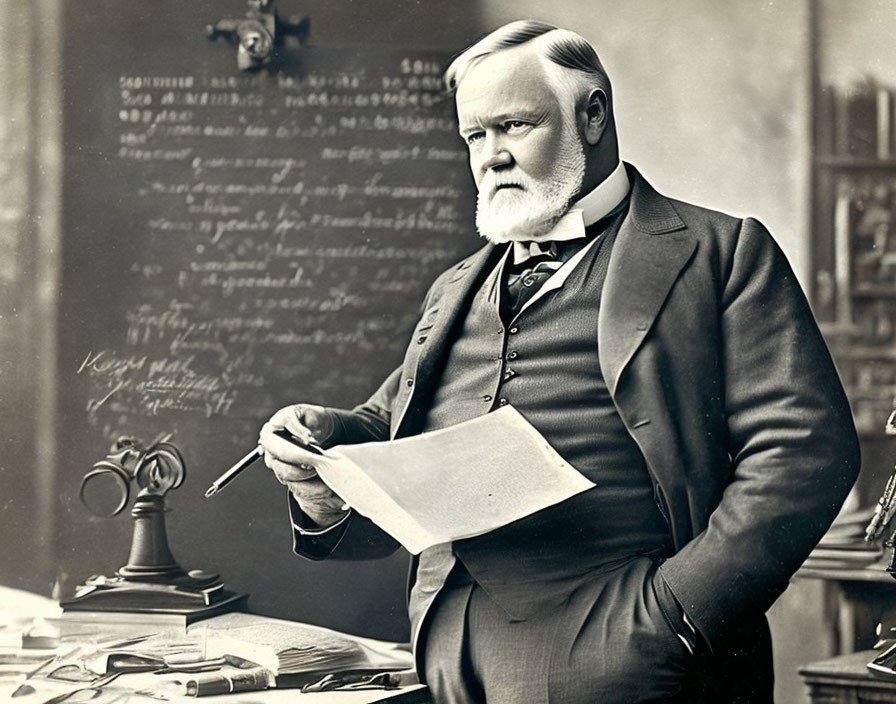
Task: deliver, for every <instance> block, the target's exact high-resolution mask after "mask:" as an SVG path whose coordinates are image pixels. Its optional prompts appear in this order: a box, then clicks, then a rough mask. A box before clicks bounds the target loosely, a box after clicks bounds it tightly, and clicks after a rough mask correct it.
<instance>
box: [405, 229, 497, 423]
mask: <svg viewBox="0 0 896 704" xmlns="http://www.w3.org/2000/svg"><path fill="white" fill-rule="evenodd" d="M504 251H506V250H505V248H504V247H495V246H494V245H486V246H485V247H483V248H482V249H480V250H479V251H478V252H475V253H474V254H472V255H471V256H469V257H467V258H466V259H464V260H463V261H462V262H461V263H460V264H458V265H457V266H456V267H455V268H454V270H453V271H452V272H451V274H450V275H448V277H447V278H446V280H445V283H444V284H443V285H442V286H440V287H439V288H438V289H437V290H436V291H435V292H434V297H433V300H431V301H430V302H429V307H428V308H427V311H432V312H431V313H430V314H427V311H424V313H423V317H422V320H424V321H426V319H427V318H431V320H432V327H431V328H430V329H429V331H428V332H427V334H426V341H425V343H423V344H420V345H414V346H412V348H411V349H410V350H409V351H408V354H407V356H406V357H405V361H404V365H403V378H404V379H412V380H413V385H412V386H410V387H408V388H407V391H406V392H405V395H406V398H400V399H399V403H398V404H397V405H398V407H400V408H401V411H400V413H399V414H398V416H397V418H398V419H397V421H396V422H393V424H392V436H393V437H396V436H398V435H399V433H403V428H402V427H401V426H402V425H403V424H404V423H405V422H406V421H407V420H408V411H409V410H410V409H411V408H412V407H413V406H414V402H415V400H416V399H420V398H421V397H422V396H425V395H426V394H428V393H430V391H431V386H432V384H433V383H435V379H434V378H433V377H434V375H435V373H436V372H437V371H438V370H440V369H441V368H442V362H443V360H444V359H445V355H447V354H448V352H449V350H450V347H451V336H452V334H453V330H454V328H455V326H456V325H457V324H458V323H459V317H460V314H461V311H463V310H464V308H465V306H466V303H467V301H468V300H469V298H470V296H471V295H473V294H474V293H475V291H476V290H477V289H478V284H480V283H481V282H482V280H483V278H484V277H485V276H486V275H487V274H488V272H489V271H491V270H492V268H493V267H494V266H495V265H496V264H497V261H498V259H499V257H500V255H501V254H502V253H503V252H504ZM433 309H435V310H433ZM403 388H404V387H403Z"/></svg>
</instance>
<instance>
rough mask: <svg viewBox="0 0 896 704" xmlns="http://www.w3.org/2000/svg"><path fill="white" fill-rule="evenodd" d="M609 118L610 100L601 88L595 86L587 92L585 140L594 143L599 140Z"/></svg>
mask: <svg viewBox="0 0 896 704" xmlns="http://www.w3.org/2000/svg"><path fill="white" fill-rule="evenodd" d="M609 119H610V101H609V100H607V94H606V93H605V92H604V91H603V89H602V88H595V89H594V90H592V91H591V93H589V94H588V103H587V105H586V106H585V141H586V142H588V144H590V145H592V146H593V145H595V144H597V143H598V142H599V141H600V138H601V137H602V136H603V134H604V130H606V128H607V123H608V121H609Z"/></svg>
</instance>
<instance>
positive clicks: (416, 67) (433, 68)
mask: <svg viewBox="0 0 896 704" xmlns="http://www.w3.org/2000/svg"><path fill="white" fill-rule="evenodd" d="M401 72H402V73H413V74H415V75H418V76H419V75H422V74H430V75H437V76H439V75H441V74H442V66H441V64H440V63H439V62H438V61H427V60H425V59H409V58H404V59H402V60H401Z"/></svg>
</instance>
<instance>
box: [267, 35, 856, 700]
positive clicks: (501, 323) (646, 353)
mask: <svg viewBox="0 0 896 704" xmlns="http://www.w3.org/2000/svg"><path fill="white" fill-rule="evenodd" d="M446 81H447V83H448V86H449V89H451V90H454V91H456V104H457V116H458V122H459V126H460V134H461V136H462V138H463V139H464V140H465V142H466V143H467V145H468V147H469V154H470V168H471V171H472V174H473V178H474V180H475V182H476V186H477V188H478V192H479V197H478V204H477V227H478V229H479V230H480V232H481V234H482V235H483V236H484V237H485V238H486V239H487V240H488V241H489V243H488V244H487V245H486V246H485V247H483V249H481V250H480V251H478V252H477V253H475V254H473V255H472V256H470V257H469V258H467V259H465V260H464V261H462V262H461V263H460V264H458V265H456V266H453V267H451V268H450V269H449V270H448V271H446V272H445V273H444V274H442V275H441V276H440V277H439V278H438V279H437V280H436V282H435V283H434V284H433V286H432V288H431V289H430V291H429V294H428V295H427V297H426V300H425V302H424V306H423V315H422V318H421V320H420V322H419V323H418V325H417V328H416V329H415V331H414V333H413V336H412V339H411V342H410V345H409V347H408V350H407V354H406V356H405V359H404V362H403V364H402V365H401V367H400V368H399V369H397V370H396V371H395V373H393V374H392V375H391V376H390V377H389V378H388V379H387V380H386V381H385V382H384V383H383V385H382V386H381V387H380V388H379V390H378V391H377V392H376V393H375V394H374V395H373V396H372V397H371V398H370V400H368V401H367V402H366V403H364V404H363V405H360V406H358V407H357V408H355V409H354V410H351V411H346V410H338V409H332V408H324V407H321V406H311V405H297V406H290V407H288V408H285V409H283V410H281V411H279V412H278V413H277V414H275V415H274V416H273V417H272V418H271V420H270V421H269V422H268V423H267V424H266V425H265V427H264V428H263V429H262V432H261V442H262V444H263V445H264V447H265V450H266V461H267V463H268V465H269V466H270V467H271V468H272V469H273V471H274V472H275V473H276V475H277V477H278V478H279V479H280V480H281V481H282V482H284V483H285V484H287V485H288V486H289V488H290V490H291V495H290V501H291V512H292V520H293V526H294V533H295V546H296V551H297V552H298V553H299V554H302V555H305V556H307V557H311V558H314V559H321V558H324V557H328V556H330V555H331V554H332V555H333V557H340V556H343V557H348V558H351V557H372V556H376V555H382V554H385V553H387V552H388V551H390V550H392V549H394V548H395V544H394V542H392V541H391V539H389V538H388V537H387V536H385V535H384V534H382V533H380V532H378V530H377V529H376V528H375V527H374V526H372V525H371V524H370V523H369V522H368V521H367V520H366V519H364V518H361V517H359V516H356V515H353V514H352V512H351V511H347V510H343V505H342V503H343V502H342V501H341V499H339V497H337V496H335V495H333V494H332V493H331V492H330V491H329V489H327V487H326V486H325V485H324V484H323V483H322V482H321V480H320V479H319V478H318V477H317V476H316V474H315V471H314V468H315V467H316V466H319V465H320V463H321V462H332V461H334V460H332V459H328V458H326V457H323V458H322V457H320V456H317V455H314V454H311V453H308V452H305V451H303V450H301V449H299V448H297V447H296V446H295V445H292V444H290V443H289V442H287V441H286V440H283V439H282V438H280V437H278V436H277V435H275V434H274V431H276V430H278V429H284V428H285V429H286V430H288V431H290V432H291V433H292V434H294V435H295V436H297V437H300V438H304V439H306V440H309V439H314V440H316V441H317V442H319V443H321V444H323V445H325V446H331V445H334V444H338V443H353V442H361V441H370V440H386V439H389V438H398V437H405V436H408V435H413V434H416V433H422V432H427V431H430V430H435V429H438V428H443V427H446V426H449V425H453V424H456V423H459V422H461V421H464V420H468V419H470V418H474V417H476V416H479V415H482V414H485V413H488V412H489V411H491V410H493V409H495V408H498V407H500V406H503V405H505V404H508V403H510V404H513V405H514V406H515V407H516V408H517V409H518V410H519V411H520V412H521V413H522V414H523V415H524V416H525V417H526V418H527V419H528V420H529V421H530V422H531V423H532V424H533V425H534V426H535V427H536V428H537V429H538V430H539V431H540V432H541V433H542V434H543V435H544V436H545V438H547V440H548V441H549V442H550V443H551V445H552V446H553V447H554V448H555V449H556V450H557V451H559V452H560V454H561V455H563V456H564V457H565V458H566V459H567V460H568V461H569V462H570V463H571V464H572V465H573V466H574V467H576V468H577V469H578V470H579V471H581V472H582V473H583V474H585V475H586V476H587V477H588V478H589V479H591V480H593V481H594V482H595V484H596V486H595V487H594V488H592V489H590V490H588V491H586V492H584V493H582V494H579V495H577V496H575V497H573V498H572V499H569V500H567V501H565V502H563V503H561V504H558V505H556V506H554V507H552V508H549V509H546V510H543V511H540V512H538V513H536V514H534V515H531V516H529V517H528V518H525V519H522V520H519V521H516V522H514V523H511V524H509V525H507V526H505V527H503V528H500V529H498V530H495V531H493V532H491V533H488V534H486V535H483V536H479V537H476V538H471V539H467V540H461V541H457V542H455V543H453V544H450V545H439V546H436V547H435V548H431V549H429V550H426V551H424V552H423V553H422V554H421V555H420V556H419V559H417V560H414V561H413V563H412V566H411V569H412V571H411V590H410V597H409V611H410V617H411V624H412V629H413V634H414V643H415V653H416V658H417V663H418V667H419V670H420V673H421V675H422V676H423V677H424V679H425V681H426V682H427V683H428V684H429V686H430V688H431V689H432V691H433V693H434V697H435V700H436V701H437V702H486V701H487V702H489V703H490V704H491V703H495V702H506V703H508V704H509V703H511V702H548V701H550V702H647V701H678V702H701V701H706V702H763V701H771V698H772V695H771V691H772V673H771V657H770V656H771V649H770V641H769V635H768V628H767V624H766V621H765V617H764V612H765V610H766V609H768V607H769V606H770V605H771V604H772V602H773V601H774V600H775V599H776V598H777V597H778V595H780V593H781V592H782V591H783V590H784V588H785V587H786V585H787V580H788V578H789V577H790V576H791V574H793V572H794V571H795V570H796V569H797V568H798V567H799V565H800V563H801V562H802V560H803V559H804V558H805V557H806V555H807V554H808V553H809V551H810V550H811V549H812V547H813V545H814V544H815V543H816V542H817V541H818V539H819V538H820V537H821V535H822V534H823V533H824V531H825V530H826V528H827V527H828V525H829V524H830V522H831V521H832V520H833V518H834V516H835V514H836V512H837V509H838V507H839V506H840V504H841V502H842V501H843V498H844V497H845V495H846V493H847V491H848V490H849V488H850V486H851V484H852V482H853V481H854V479H855V476H856V472H857V470H858V464H859V459H858V449H857V441H856V437H855V431H854V428H853V424H852V420H851V416H850V412H849V408H848V405H847V402H846V399H845V398H844V395H843V392H842V389H841V386H840V383H839V381H838V378H837V375H836V372H835V371H834V368H833V366H832V364H831V360H830V358H829V355H828V353H827V350H826V348H825V345H824V343H823V341H822V339H821V337H820V335H819V332H818V330H817V327H816V325H815V323H814V321H813V318H812V315H811V313H810V311H809V307H808V305H807V303H806V300H805V298H804V296H803V294H802V292H801V291H800V288H799V285H798V284H797V281H796V279H795V277H794V275H793V273H792V271H791V270H790V268H789V266H788V264H787V262H786V260H785V258H784V256H783V255H782V253H781V252H780V250H779V249H778V247H777V246H776V244H775V243H774V241H773V240H772V239H771V237H770V235H769V234H768V232H767V231H766V230H765V229H764V228H763V226H762V225H761V224H759V223H758V222H757V221H755V220H752V219H744V220H741V219H736V218H733V217H729V216H727V215H723V214H721V213H717V212H712V211H709V210H706V209H703V208H699V207H697V206H694V205H689V204H686V203H682V202H678V201H672V200H670V199H668V198H665V197H663V196H662V195H660V194H658V193H657V192H656V191H654V190H653V189H652V188H651V187H650V185H649V184H648V183H647V182H646V181H645V180H644V178H643V177H642V176H641V175H640V174H639V173H638V171H637V170H635V169H634V168H633V167H631V166H630V165H627V164H622V163H620V161H619V154H618V146H617V139H616V129H615V119H614V114H613V108H612V94H611V88H610V83H609V80H608V78H607V75H606V73H605V72H604V70H603V67H602V66H601V64H600V61H599V60H598V57H597V55H596V53H595V51H594V49H593V48H592V47H591V45H590V44H589V43H588V42H587V41H585V40H584V39H583V38H582V37H580V36H578V35H577V34H574V33H572V32H569V31H566V30H561V29H556V28H554V27H551V26H549V25H545V24H542V23H538V22H532V21H524V22H515V23H512V24H510V25H507V26H505V27H502V28H500V29H498V30H496V31H495V32H493V33H492V34H490V35H488V36H487V37H485V38H484V39H482V40H481V41H480V42H479V43H477V44H475V45H474V46H472V47H471V48H469V49H468V50H467V51H466V52H464V53H463V54H461V55H460V56H459V57H458V58H457V59H455V61H454V62H453V63H452V64H451V66H450V67H449V69H448V71H447V74H446Z"/></svg>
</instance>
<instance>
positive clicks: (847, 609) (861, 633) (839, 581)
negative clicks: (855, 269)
mask: <svg viewBox="0 0 896 704" xmlns="http://www.w3.org/2000/svg"><path fill="white" fill-rule="evenodd" d="M884 568H885V564H883V563H881V564H880V565H874V566H870V567H866V568H859V569H838V568H832V567H829V568H819V567H807V566H805V565H804V566H803V567H801V568H800V569H799V571H798V572H797V573H796V575H795V576H796V577H798V578H808V579H820V580H824V581H825V582H826V583H828V584H830V585H831V586H832V587H833V589H832V590H829V593H828V598H827V599H826V601H827V603H826V604H825V605H824V612H825V613H824V618H825V620H827V621H828V622H830V623H831V624H832V626H833V632H832V633H831V636H832V638H833V641H834V648H835V650H834V652H839V653H840V654H846V653H852V652H855V651H856V650H865V649H867V648H870V647H872V646H873V645H874V643H875V642H876V641H877V634H876V628H877V625H878V624H879V623H881V622H882V621H886V622H887V623H888V624H889V625H893V624H891V623H890V621H891V619H892V615H893V613H894V611H896V580H894V579H893V577H891V576H890V575H889V574H888V573H887V572H886V571H885V569H884Z"/></svg>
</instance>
